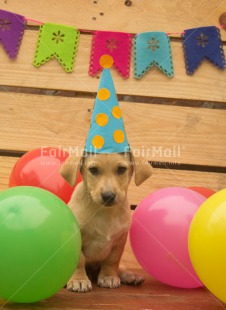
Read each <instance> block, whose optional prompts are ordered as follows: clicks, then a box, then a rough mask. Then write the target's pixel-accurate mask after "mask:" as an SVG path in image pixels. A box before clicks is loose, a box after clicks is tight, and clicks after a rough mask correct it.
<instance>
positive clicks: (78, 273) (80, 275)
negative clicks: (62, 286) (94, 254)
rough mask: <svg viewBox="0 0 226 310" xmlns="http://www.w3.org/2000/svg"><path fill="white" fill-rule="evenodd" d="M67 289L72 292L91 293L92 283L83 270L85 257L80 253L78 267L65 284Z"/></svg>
mask: <svg viewBox="0 0 226 310" xmlns="http://www.w3.org/2000/svg"><path fill="white" fill-rule="evenodd" d="M67 289H68V290H69V291H73V292H89V291H92V283H91V281H90V280H89V278H88V276H87V274H86V270H85V257H84V255H83V254H82V253H81V257H80V261H79V263H78V267H77V269H76V270H75V272H74V274H73V275H72V277H71V279H70V280H69V281H68V283H67Z"/></svg>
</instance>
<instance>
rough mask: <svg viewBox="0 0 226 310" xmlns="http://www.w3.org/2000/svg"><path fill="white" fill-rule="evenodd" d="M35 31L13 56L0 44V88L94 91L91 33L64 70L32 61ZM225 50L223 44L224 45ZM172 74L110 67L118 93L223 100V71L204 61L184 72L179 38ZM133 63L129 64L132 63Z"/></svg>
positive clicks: (27, 34)
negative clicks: (122, 72) (125, 73)
mask: <svg viewBox="0 0 226 310" xmlns="http://www.w3.org/2000/svg"><path fill="white" fill-rule="evenodd" d="M37 37H38V32H37V31H26V32H25V36H24V39H23V41H22V44H21V48H20V52H19V54H18V57H17V59H16V60H11V59H9V58H8V56H7V55H6V53H5V52H3V48H2V46H1V47H0V51H1V52H0V69H1V85H2V87H1V89H2V90H4V86H6V85H9V86H21V87H33V88H44V89H46V88H48V89H62V90H70V91H82V92H89V93H95V92H96V91H97V89H98V85H99V79H97V78H95V77H91V76H89V74H88V71H89V58H90V49H91V40H92V37H91V36H90V35H82V36H81V39H80V43H79V48H78V54H77V59H76V63H75V69H74V72H73V73H66V72H65V71H64V70H63V69H62V68H61V66H60V65H59V63H58V62H57V60H56V59H54V60H51V61H49V62H48V63H46V64H45V65H43V66H41V67H40V68H36V67H34V66H33V65H32V62H33V59H34V53H35V46H36V42H37ZM225 51H226V47H225ZM172 54H173V59H174V67H175V77H173V78H168V77H167V76H166V75H164V74H163V73H162V72H161V71H160V70H158V69H157V68H155V67H154V68H152V69H151V70H150V71H149V72H148V73H147V74H146V75H145V76H143V77H142V79H141V80H137V79H134V78H133V76H132V72H131V77H130V78H129V79H127V80H125V79H123V78H122V77H121V76H119V74H118V73H117V72H116V70H115V69H112V75H113V79H114V82H115V87H116V90H117V93H118V94H124V95H130V96H131V95H137V96H151V97H161V98H177V99H193V100H206V101H218V102H225V101H226V87H225V83H226V82H225V76H226V72H225V71H223V70H219V69H218V68H216V67H215V66H213V65H212V64H211V63H209V62H207V61H204V62H203V64H202V65H201V66H200V68H198V70H197V72H196V73H195V74H194V75H193V76H188V75H186V72H185V63H184V55H183V49H182V45H181V43H180V42H173V43H172ZM131 66H132V65H131Z"/></svg>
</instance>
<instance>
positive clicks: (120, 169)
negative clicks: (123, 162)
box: [117, 166, 127, 175]
mask: <svg viewBox="0 0 226 310" xmlns="http://www.w3.org/2000/svg"><path fill="white" fill-rule="evenodd" d="M126 170H127V168H126V167H124V166H120V167H118V169H117V174H118V175H121V174H124V173H125V172H126Z"/></svg>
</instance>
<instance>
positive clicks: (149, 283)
mask: <svg viewBox="0 0 226 310" xmlns="http://www.w3.org/2000/svg"><path fill="white" fill-rule="evenodd" d="M131 271H133V272H135V273H139V274H141V275H143V276H144V277H145V279H146V280H145V282H144V284H142V285H141V286H138V287H136V286H126V285H122V286H121V287H120V288H117V289H104V288H99V287H97V285H96V284H95V283H94V284H93V291H92V292H88V293H85V294H83V293H73V292H69V291H67V290H66V289H62V290H60V291H59V292H58V293H56V294H55V295H54V296H52V297H50V298H48V299H46V300H43V301H40V302H38V303H36V304H32V305H29V304H27V305H25V304H13V303H7V304H5V302H4V301H3V300H0V307H2V308H6V309H9V310H13V309H15V308H16V309H21V310H22V309H30V308H32V309H34V310H42V309H51V310H58V309H62V310H69V309H70V310H75V309H76V310H79V309H80V310H81V309H92V310H100V309H104V310H113V309H117V310H123V309H126V310H127V309H130V310H137V309H146V310H148V309H149V310H175V309H178V310H201V309H202V310H222V309H224V304H223V303H222V302H220V301H219V300H218V299H217V298H216V297H214V296H213V295H212V294H211V293H209V292H208V291H207V290H206V289H205V288H197V289H179V288H174V287H171V286H167V285H164V284H162V283H160V282H158V281H157V280H155V279H153V278H152V277H151V276H150V275H148V274H147V273H145V272H144V271H143V270H141V269H133V270H131Z"/></svg>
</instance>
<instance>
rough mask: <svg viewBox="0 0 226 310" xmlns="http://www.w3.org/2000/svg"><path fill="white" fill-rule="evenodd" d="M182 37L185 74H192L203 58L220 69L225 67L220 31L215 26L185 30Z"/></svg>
mask: <svg viewBox="0 0 226 310" xmlns="http://www.w3.org/2000/svg"><path fill="white" fill-rule="evenodd" d="M182 37H183V48H184V57H185V63H186V72H187V74H190V75H191V74H193V73H194V72H195V70H196V69H197V68H198V66H199V65H200V64H201V62H202V60H203V59H207V60H209V61H210V62H211V63H213V64H214V65H216V66H217V67H218V68H220V69H224V68H225V56H224V50H223V45H222V41H221V36H220V31H219V29H218V28H216V27H215V26H210V27H199V28H193V29H187V30H185V34H184V35H183V36H182Z"/></svg>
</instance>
